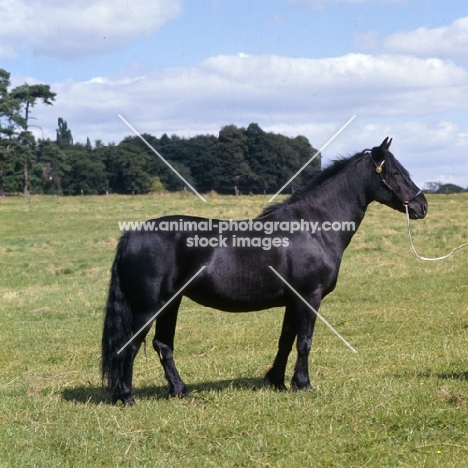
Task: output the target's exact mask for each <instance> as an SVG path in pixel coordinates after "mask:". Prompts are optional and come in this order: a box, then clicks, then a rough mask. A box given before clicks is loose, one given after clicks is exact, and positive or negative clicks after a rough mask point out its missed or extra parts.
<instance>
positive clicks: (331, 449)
mask: <svg viewBox="0 0 468 468" xmlns="http://www.w3.org/2000/svg"><path fill="white" fill-rule="evenodd" d="M207 198H208V202H209V203H206V204H205V203H202V202H200V200H199V199H198V198H196V197H195V196H191V195H186V196H183V195H177V194H176V195H174V194H160V195H151V196H144V197H143V196H141V197H135V198H131V197H125V196H110V197H109V198H108V199H106V198H105V197H85V198H84V199H81V198H79V197H76V198H56V197H32V199H31V203H28V201H27V200H26V199H24V198H22V197H18V198H3V199H0V369H1V371H0V389H1V401H0V405H1V411H0V467H9V466H12V467H21V466H25V467H29V466H38V467H42V466H44V467H45V466H47V467H50V466H56V467H68V466H69V467H107V466H109V467H119V466H122V467H123V466H126V467H128V466H135V467H136V466H138V467H140V466H151V467H257V466H259V467H262V466H267V467H283V466H314V467H315V466H317V467H364V466H366V467H395V466H404V467H434V466H440V467H463V466H468V438H467V431H468V347H467V344H468V340H467V338H468V249H465V250H461V251H459V252H457V253H456V254H455V255H454V256H452V257H451V258H449V259H447V260H445V261H443V262H421V261H419V260H417V259H415V258H414V256H413V255H412V254H411V252H410V250H409V247H408V240H407V237H406V224H405V223H406V221H405V217H404V215H403V214H401V213H396V212H394V211H392V210H390V209H389V208H387V207H383V206H380V205H377V204H373V205H371V206H370V207H369V211H368V213H367V215H366V218H365V220H364V223H363V224H362V226H361V228H360V230H359V231H358V232H357V234H356V235H355V237H354V239H353V241H352V243H351V245H350V247H349V248H348V250H347V251H346V253H345V257H344V260H343V264H342V268H341V272H340V277H339V280H338V286H337V288H336V290H335V291H334V292H333V293H332V294H331V295H330V296H329V297H327V298H326V299H325V300H324V302H323V303H322V308H321V313H322V314H323V315H324V316H325V317H326V318H327V320H328V321H329V322H330V323H331V324H332V325H333V326H334V327H335V328H336V329H337V330H338V331H339V332H340V333H341V334H342V335H343V337H344V338H345V339H346V340H348V341H349V342H350V343H351V344H352V346H354V347H355V348H356V349H357V351H358V353H357V354H356V355H355V354H353V353H351V352H350V350H349V349H348V348H346V347H345V346H344V345H343V343H342V342H340V341H339V340H338V339H337V337H336V336H335V335H333V334H332V333H331V332H330V331H329V330H328V329H327V328H326V327H325V326H324V325H323V324H322V323H321V322H318V323H317V326H316V331H315V335H314V343H313V349H312V353H311V359H310V370H311V380H312V384H313V385H314V387H315V391H310V392H299V393H293V392H290V391H288V392H276V391H272V390H264V389H262V388H261V380H262V378H263V376H264V374H265V372H266V371H267V369H268V368H269V366H270V365H271V363H272V360H273V357H274V355H275V352H276V345H277V339H278V336H279V330H280V326H281V319H282V311H281V310H279V309H275V310H269V311H263V312H258V313H251V314H227V313H222V312H218V311H215V310H211V309H206V308H203V307H200V306H198V305H197V304H194V303H192V302H190V301H188V300H184V302H183V304H182V308H181V313H180V316H179V317H180V318H179V322H178V329H177V334H176V362H177V364H178V367H179V370H180V372H181V374H182V377H183V378H184V380H185V382H186V384H187V385H188V386H189V388H190V389H191V391H192V394H191V397H189V398H186V399H171V400H167V399H166V398H165V394H166V382H165V380H164V377H163V374H162V368H161V366H160V364H159V362H158V359H157V357H156V354H155V353H154V351H153V349H152V346H151V342H150V341H148V346H147V350H146V353H145V352H144V350H142V351H141V352H140V354H139V356H138V357H137V361H136V368H135V391H136V396H137V405H136V406H135V407H133V408H125V407H122V406H121V405H120V406H112V405H109V404H108V403H107V402H106V400H105V398H104V396H103V394H102V391H101V386H100V376H99V359H100V336H101V330H102V319H103V307H104V303H105V299H106V291H107V287H108V280H109V269H110V266H111V263H112V260H113V257H114V249H115V246H116V243H117V239H118V237H119V235H120V232H119V229H118V225H117V221H125V220H130V221H132V220H134V221H142V220H145V219H148V218H151V217H156V216H160V215H163V214H171V213H186V214H194V215H203V216H207V217H212V218H214V217H219V218H225V219H229V218H247V217H253V216H255V215H257V214H258V213H259V212H260V210H261V209H262V207H263V206H264V204H265V203H266V199H264V198H263V197H260V196H258V197H257V196H252V197H248V196H245V197H240V198H238V199H236V198H234V197H220V196H215V195H212V196H208V197H207ZM428 200H429V215H428V217H427V218H426V219H425V220H423V221H414V222H412V229H413V238H414V242H415V245H416V248H417V249H418V250H419V253H420V254H422V255H425V256H438V255H442V254H444V253H446V252H447V251H449V250H451V249H452V248H453V247H455V246H457V245H459V244H461V243H463V242H468V227H467V220H468V194H460V195H452V196H442V195H440V196H429V197H428ZM293 361H294V359H292V358H291V359H290V364H289V366H288V370H287V378H288V379H290V378H291V376H292V367H293Z"/></svg>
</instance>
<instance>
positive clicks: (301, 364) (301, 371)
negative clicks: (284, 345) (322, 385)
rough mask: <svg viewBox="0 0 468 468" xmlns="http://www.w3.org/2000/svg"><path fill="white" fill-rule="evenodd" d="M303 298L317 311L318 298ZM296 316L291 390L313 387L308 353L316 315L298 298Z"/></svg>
mask: <svg viewBox="0 0 468 468" xmlns="http://www.w3.org/2000/svg"><path fill="white" fill-rule="evenodd" d="M304 299H306V300H307V302H308V303H309V304H310V305H311V306H312V307H313V308H314V309H315V310H316V311H317V312H318V308H319V306H320V300H314V299H313V298H311V297H304ZM296 317H297V325H298V326H297V342H296V346H297V361H296V366H295V368H294V375H293V377H292V381H291V388H292V389H293V390H310V389H312V388H313V387H312V385H311V383H310V379H309V355H310V349H311V346H312V335H313V333H314V326H315V321H316V319H317V315H316V313H315V312H314V311H313V310H311V309H310V308H309V307H307V306H306V305H305V304H304V303H303V302H302V301H300V300H299V299H298V300H297V301H296Z"/></svg>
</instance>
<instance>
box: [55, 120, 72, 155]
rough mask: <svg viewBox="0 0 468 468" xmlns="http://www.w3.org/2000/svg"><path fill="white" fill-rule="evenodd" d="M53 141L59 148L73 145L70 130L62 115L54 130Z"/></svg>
mask: <svg viewBox="0 0 468 468" xmlns="http://www.w3.org/2000/svg"><path fill="white" fill-rule="evenodd" d="M56 135H57V137H56V139H55V143H56V144H57V146H58V147H59V148H60V149H67V148H70V147H71V146H72V145H73V136H72V132H71V130H70V129H69V128H68V124H67V121H66V120H63V119H62V117H59V119H58V128H57V130H56Z"/></svg>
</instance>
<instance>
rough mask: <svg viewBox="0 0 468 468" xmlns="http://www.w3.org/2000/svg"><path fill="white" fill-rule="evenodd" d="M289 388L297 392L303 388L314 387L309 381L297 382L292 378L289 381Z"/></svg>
mask: <svg viewBox="0 0 468 468" xmlns="http://www.w3.org/2000/svg"><path fill="white" fill-rule="evenodd" d="M291 390H292V391H293V392H299V391H304V390H315V389H314V387H312V385H311V384H310V382H306V383H305V384H299V383H297V382H295V381H294V380H293V381H292V382H291Z"/></svg>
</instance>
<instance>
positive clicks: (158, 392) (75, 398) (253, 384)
mask: <svg viewBox="0 0 468 468" xmlns="http://www.w3.org/2000/svg"><path fill="white" fill-rule="evenodd" d="M262 381H263V379H258V378H243V379H234V380H232V379H231V380H219V381H216V382H199V383H195V384H192V385H187V386H188V388H189V390H190V393H191V396H195V395H196V394H197V393H202V392H222V391H224V390H227V389H229V388H231V389H236V390H253V391H255V390H259V389H261V388H263V384H262ZM134 392H135V397H136V399H137V401H138V400H142V399H154V400H163V399H164V400H165V399H167V386H156V385H152V386H148V387H142V388H139V387H136V388H135V389H134ZM62 397H63V399H64V400H65V401H70V402H74V403H86V404H95V405H99V404H101V403H110V401H109V399H108V398H107V396H106V394H105V392H104V390H103V389H102V387H96V386H92V385H89V386H80V387H75V388H66V389H64V390H63V392H62Z"/></svg>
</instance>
